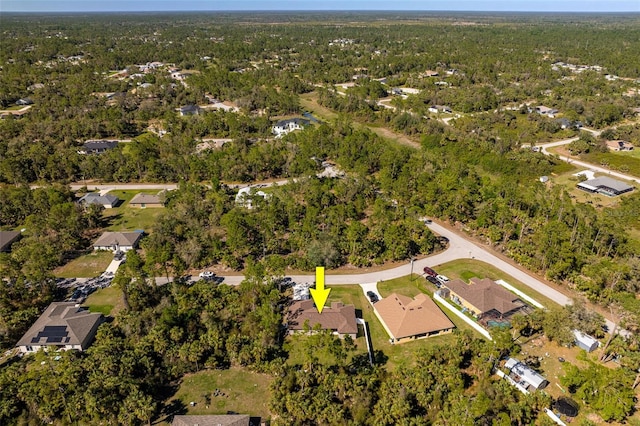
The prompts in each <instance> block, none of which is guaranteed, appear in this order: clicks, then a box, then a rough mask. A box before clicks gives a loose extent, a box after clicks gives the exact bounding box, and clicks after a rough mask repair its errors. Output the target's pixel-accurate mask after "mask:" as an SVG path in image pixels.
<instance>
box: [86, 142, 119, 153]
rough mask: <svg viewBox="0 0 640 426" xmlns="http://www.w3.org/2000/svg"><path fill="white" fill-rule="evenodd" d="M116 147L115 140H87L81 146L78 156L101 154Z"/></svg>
mask: <svg viewBox="0 0 640 426" xmlns="http://www.w3.org/2000/svg"><path fill="white" fill-rule="evenodd" d="M117 146H118V141H115V140H88V141H85V142H84V143H83V144H82V148H81V149H79V150H78V154H102V153H104V152H107V151H109V150H111V149H115V148H116V147H117Z"/></svg>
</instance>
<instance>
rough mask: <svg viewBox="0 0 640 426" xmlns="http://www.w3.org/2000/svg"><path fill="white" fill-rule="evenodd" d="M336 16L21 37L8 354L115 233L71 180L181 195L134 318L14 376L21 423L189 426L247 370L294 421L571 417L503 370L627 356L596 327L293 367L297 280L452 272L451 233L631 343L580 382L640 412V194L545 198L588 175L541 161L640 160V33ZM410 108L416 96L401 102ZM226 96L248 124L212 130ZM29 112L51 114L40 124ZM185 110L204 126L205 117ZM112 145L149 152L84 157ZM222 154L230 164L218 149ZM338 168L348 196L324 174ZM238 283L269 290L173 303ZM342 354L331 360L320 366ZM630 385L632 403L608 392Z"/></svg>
mask: <svg viewBox="0 0 640 426" xmlns="http://www.w3.org/2000/svg"><path fill="white" fill-rule="evenodd" d="M329 18H330V19H329ZM329 18H327V17H326V16H321V15H317V14H315V13H310V14H307V15H302V16H292V15H287V14H264V15H261V16H253V15H251V16H250V15H242V14H219V15H204V16H195V15H189V14H184V15H176V16H173V15H171V16H170V15H162V14H161V15H157V16H149V17H145V16H120V15H118V16H100V15H96V16H87V17H82V18H80V17H75V16H38V17H36V16H24V15H7V16H6V17H3V19H2V20H1V21H0V31H1V33H2V36H1V37H0V66H1V69H0V110H2V111H1V112H0V114H1V115H2V119H1V120H0V229H3V230H4V229H12V230H20V229H23V230H24V231H23V238H22V239H21V240H20V241H18V242H17V243H15V244H14V245H13V247H12V251H11V252H10V253H0V277H1V278H2V279H1V280H0V346H1V347H2V348H3V349H4V348H9V347H11V346H13V344H14V343H15V341H16V340H17V339H18V338H19V337H20V336H21V335H22V333H24V332H25V330H26V329H27V328H28V327H29V325H30V324H31V323H32V322H33V321H34V320H35V319H36V318H37V317H38V315H39V314H40V313H41V312H42V310H43V309H44V307H46V306H47V305H48V304H49V303H50V302H51V301H54V300H62V299H63V298H64V297H65V296H66V295H65V294H63V292H62V291H61V290H60V289H59V288H57V287H56V285H55V280H54V278H53V275H52V271H53V269H54V268H55V267H56V266H59V265H62V264H64V263H65V262H67V261H68V260H69V259H72V258H74V257H77V256H78V255H80V254H81V253H84V251H85V250H86V249H87V248H88V247H89V246H90V243H91V241H92V240H93V239H95V237H96V236H97V235H99V234H100V232H101V231H102V230H104V229H105V228H106V227H107V225H108V221H107V219H106V218H105V216H104V212H103V211H102V209H101V208H97V207H95V206H91V207H90V208H83V207H81V206H79V205H78V204H77V203H76V202H75V200H76V194H75V193H74V192H72V191H70V190H69V187H68V186H67V184H69V183H71V182H85V183H87V185H90V184H91V183H98V182H118V183H129V182H141V183H151V182H175V183H178V189H177V190H175V191H170V192H169V193H168V194H167V205H166V209H165V211H164V212H163V213H162V214H160V215H159V217H158V220H157V221H156V223H155V224H154V225H153V227H152V229H150V230H149V231H150V232H149V235H148V236H147V237H146V238H145V239H144V240H143V242H142V247H141V248H142V250H141V251H140V253H135V252H132V253H131V254H129V255H128V258H127V262H126V264H125V266H124V267H123V268H121V269H120V270H119V272H118V275H117V276H116V277H115V279H114V286H116V287H117V288H118V289H119V290H120V291H121V292H122V295H123V301H124V305H125V309H123V310H122V311H120V312H118V314H116V315H115V318H112V321H110V322H108V323H105V324H104V325H102V326H101V327H100V331H99V333H98V336H97V338H96V341H95V343H94V344H93V346H92V347H91V348H90V349H89V350H88V351H87V352H86V353H65V354H63V355H61V357H60V359H58V360H55V361H52V359H51V358H50V357H48V356H46V355H44V354H38V355H37V356H35V357H25V358H23V359H19V360H18V359H14V360H13V361H11V362H9V363H7V364H4V365H2V366H1V367H0V423H2V424H41V423H42V422H52V421H53V422H56V423H57V424H95V423H96V422H104V423H106V424H145V423H148V422H151V421H152V420H163V419H165V418H167V416H170V415H171V414H173V413H175V412H177V411H179V410H176V407H170V406H169V403H168V401H169V398H170V397H171V395H172V394H173V392H175V387H176V386H177V385H178V384H179V383H180V380H181V378H182V377H184V375H185V374H187V373H191V372H196V371H200V370H202V369H226V368H229V367H241V368H246V369H250V370H252V371H258V372H262V373H267V374H270V375H272V376H273V377H275V379H274V382H273V384H272V389H271V392H272V395H271V400H270V403H269V406H270V410H271V411H272V413H273V422H272V424H283V425H284V424H300V425H312V424H317V425H328V424H354V425H356V424H372V425H395V424H408V425H409V424H416V425H417V424H438V425H466V424H469V425H471V424H495V425H502V424H504V425H507V424H520V425H524V424H547V422H548V419H547V418H546V417H543V416H541V413H542V409H543V408H545V407H547V406H548V405H549V401H548V398H547V397H545V396H544V395H542V394H534V395H529V396H524V395H522V394H520V393H518V392H517V391H516V390H514V389H513V388H511V387H509V386H508V385H507V384H506V382H504V381H498V380H496V378H495V377H493V376H492V367H493V366H494V363H496V362H498V360H500V359H501V358H503V357H504V356H506V355H508V354H516V353H518V352H519V347H518V344H517V343H516V340H517V337H518V336H519V335H520V334H523V335H524V334H525V333H526V334H527V335H528V336H530V335H535V334H541V335H545V336H546V338H547V339H549V340H551V341H553V342H557V343H558V344H559V345H565V344H567V343H570V341H571V337H570V330H571V327H574V326H575V327H577V326H580V327H581V328H582V329H584V330H585V331H588V332H591V333H593V334H595V335H598V336H603V331H602V327H601V325H602V324H601V323H602V318H601V317H599V316H597V317H594V316H592V315H591V316H590V315H588V314H587V313H585V312H586V311H585V310H584V309H585V308H584V307H583V306H582V305H580V307H577V308H576V307H574V308H572V307H568V308H563V309H558V310H551V311H549V312H546V313H540V314H539V315H538V316H536V315H532V316H529V317H527V318H526V319H521V320H517V321H516V322H515V323H514V328H513V329H512V330H510V331H504V332H500V331H497V332H496V333H497V336H496V338H495V339H494V342H486V341H481V340H479V339H476V338H473V337H472V336H471V335H468V334H466V333H462V332H460V333H459V332H456V335H455V337H454V338H453V339H452V342H453V343H452V344H451V345H448V346H440V347H435V348H433V349H425V350H423V351H421V352H420V353H419V356H418V357H417V358H416V359H415V360H413V363H410V364H409V365H403V366H401V368H397V369H387V368H386V366H385V362H384V354H379V355H380V356H379V358H378V359H377V362H376V363H375V365H374V366H371V365H369V363H368V362H367V360H366V359H365V358H364V357H363V356H362V354H360V353H357V351H356V350H355V348H354V345H353V342H351V341H349V339H346V340H344V341H341V340H338V339H336V338H335V337H333V336H331V335H329V334H325V333H318V334H316V335H313V336H311V337H310V338H309V339H306V340H305V339H300V341H299V342H297V344H299V345H300V346H301V347H302V352H303V353H305V354H306V358H305V359H304V361H303V362H302V363H301V364H292V363H290V362H287V358H288V355H289V354H287V351H286V349H285V346H284V344H283V342H284V339H285V338H284V335H283V330H282V328H281V325H282V321H283V312H284V309H285V306H286V300H285V298H284V296H283V295H282V293H281V292H280V291H279V290H278V285H277V284H278V280H277V279H274V278H273V277H281V276H283V275H286V274H287V271H291V270H303V271H311V270H313V268H314V267H315V266H317V265H325V266H327V267H329V268H333V267H348V268H358V267H368V266H378V265H383V264H385V263H387V262H392V261H406V260H408V259H410V258H412V257H414V256H416V255H420V254H422V255H426V254H430V253H433V252H435V251H437V250H440V249H442V248H444V247H445V246H446V242H445V241H442V240H440V239H438V238H437V237H436V236H435V235H433V234H432V233H431V232H430V231H429V230H428V229H427V228H426V227H425V226H424V224H423V222H422V221H421V220H420V218H422V217H425V216H428V217H434V218H438V219H441V220H443V221H445V222H448V223H449V224H451V225H452V226H455V227H458V228H459V229H462V230H464V232H466V233H468V234H469V235H471V236H473V237H475V238H477V239H478V240H479V241H481V242H482V243H484V244H486V245H488V246H490V247H492V248H493V249H495V250H498V251H500V252H502V253H503V254H505V255H507V256H508V257H510V258H511V259H513V260H514V261H516V262H517V263H519V264H520V265H522V266H523V267H525V268H527V269H529V270H531V271H535V272H538V273H540V274H541V275H544V276H545V277H546V278H548V279H549V280H552V281H554V282H555V283H557V284H559V285H561V286H564V287H566V288H568V289H570V290H571V291H574V292H575V293H576V294H580V295H582V296H584V297H586V298H587V299H588V300H589V301H590V302H593V303H595V304H598V305H599V306H600V307H601V308H602V310H603V312H608V313H610V314H611V315H612V318H613V319H614V320H616V322H617V323H618V324H619V326H621V327H624V328H626V329H627V330H629V331H630V332H631V334H630V336H629V337H628V338H627V339H623V338H622V337H620V336H617V337H615V338H613V339H611V340H609V341H607V346H606V350H605V351H604V352H605V357H604V358H603V360H602V361H608V360H610V359H613V358H615V359H616V360H618V361H619V362H620V368H616V369H609V368H605V367H603V366H602V365H601V364H600V363H594V364H593V365H592V366H591V367H589V368H588V369H586V370H581V369H578V368H577V367H572V368H567V371H566V374H565V376H563V377H562V378H561V379H560V380H561V381H562V383H563V385H564V386H566V387H567V389H568V390H569V391H570V392H571V393H572V394H573V395H577V396H578V397H579V399H580V400H581V401H583V403H584V404H586V405H588V406H589V407H591V408H592V409H593V410H594V411H596V412H598V414H599V415H600V416H601V417H602V418H603V419H604V420H606V421H619V422H622V421H624V420H625V419H627V418H628V417H629V416H630V415H631V414H633V412H634V410H635V409H636V408H634V407H635V404H636V402H635V400H634V388H637V386H638V376H637V371H638V368H640V358H639V357H638V353H640V349H639V346H638V344H639V343H638V339H639V336H640V299H638V297H637V295H638V294H639V293H640V258H639V256H638V254H639V253H640V239H639V238H638V230H639V229H640V219H639V218H640V214H639V212H640V194H639V193H638V191H637V190H636V191H634V192H632V193H631V194H629V195H625V196H624V197H623V198H621V200H620V202H619V203H617V204H614V205H612V206H603V205H598V204H594V203H581V202H577V201H576V199H575V196H573V195H572V194H570V193H569V191H567V189H566V187H564V186H561V185H546V184H543V183H542V182H540V180H539V178H540V177H541V176H553V175H557V174H561V173H566V172H568V171H571V170H572V166H570V165H568V164H566V163H564V162H563V161H561V159H560V158H559V157H557V156H547V155H544V154H543V153H541V152H535V151H533V150H531V149H528V148H526V147H527V146H528V145H531V144H535V143H539V142H544V141H551V140H558V139H566V138H570V137H574V136H579V139H577V140H576V141H574V142H573V143H571V144H570V145H569V150H570V151H571V152H573V153H575V154H583V153H589V152H603V151H604V141H605V140H611V139H625V140H628V141H630V142H631V143H632V144H634V145H635V146H636V147H638V148H640V139H638V138H639V135H640V126H639V125H638V122H637V119H636V115H635V113H634V108H637V107H639V106H640V103H639V102H640V101H639V95H638V86H639V84H640V83H639V81H640V80H639V79H640V57H638V55H637V54H634V52H638V51H640V25H639V21H638V19H637V18H636V17H633V16H631V17H604V18H596V17H593V16H589V15H585V16H580V17H571V18H569V17H557V16H528V17H527V16H495V17H489V16H473V15H472V16H466V15H459V16H453V17H449V16H439V15H412V16H408V15H404V14H392V15H386V14H383V15H367V14H364V15H361V16H360V15H358V17H357V19H356V18H355V17H354V15H352V14H343V15H331V16H330V17H329ZM567 19H569V20H570V21H571V24H570V25H567ZM354 21H357V22H354ZM612 46H614V47H613V48H612ZM152 63H161V65H157V66H155V65H154V66H153V67H151V68H149V67H150V64H152ZM558 64H561V65H558ZM567 64H573V65H581V66H585V67H587V68H585V69H584V70H583V71H581V72H574V71H573V70H572V68H570V67H569V65H567ZM573 65H572V66H573ZM594 66H595V67H596V68H593V67H594ZM145 67H146V68H145ZM143 69H145V70H146V71H143ZM427 71H429V73H427ZM180 72H182V73H183V74H180ZM176 73H177V74H176ZM436 74H437V75H436ZM612 76H613V77H612ZM354 77H357V78H356V79H354ZM382 80H384V81H386V83H383V82H382ZM344 83H349V85H348V86H347V87H342V86H340V85H341V84H343V85H344ZM400 86H405V87H410V88H413V89H415V93H409V92H407V94H405V95H403V96H391V89H392V88H394V87H400ZM213 98H215V101H216V102H217V103H215V104H221V103H224V104H225V105H226V106H227V107H230V106H233V107H237V109H238V110H237V112H234V111H225V110H224V109H215V108H209V106H210V105H213V104H214V102H212V101H211V99H213ZM383 98H388V103H386V104H381V102H380V99H383ZM25 99H27V100H28V102H23V103H28V104H29V105H28V107H27V108H26V109H23V107H22V106H21V105H16V102H18V103H20V100H23V101H24V100H25ZM316 102H317V103H316ZM314 103H316V104H315V105H317V107H318V109H319V110H322V109H321V108H323V109H324V110H326V111H329V112H330V114H331V115H330V116H328V117H327V119H322V120H319V121H318V122H314V124H312V125H309V126H307V128H305V129H304V130H303V131H297V132H293V133H290V134H288V135H286V136H284V137H282V138H274V137H273V134H272V125H273V124H274V122H276V121H277V120H279V119H282V118H288V117H293V116H300V115H301V114H302V113H305V112H306V111H307V107H308V106H309V105H311V104H314ZM185 105H200V106H202V107H203V108H202V109H201V111H200V113H199V114H197V115H193V116H181V115H180V114H179V112H178V110H177V109H179V108H180V107H183V106H185ZM305 105H306V106H305ZM385 105H386V106H385ZM433 105H447V106H449V107H451V109H452V110H453V111H454V113H452V114H450V115H447V117H449V118H452V119H453V120H452V121H450V122H449V123H448V124H447V122H446V121H444V120H442V119H439V118H438V116H437V115H434V113H432V112H430V107H432V106H433ZM535 105H546V106H547V107H552V108H556V109H558V110H560V111H562V113H561V114H562V117H564V118H567V119H569V120H572V121H580V122H582V123H583V124H584V125H587V126H591V127H593V128H595V129H599V130H603V131H602V133H600V134H599V136H598V137H594V136H591V134H587V133H586V132H584V131H580V130H578V129H577V128H563V126H561V124H560V123H559V122H558V121H557V119H556V118H554V117H548V116H543V115H540V114H535V113H531V111H530V110H529V106H535ZM16 111H26V112H25V113H19V114H15V112H16ZM380 129H385V130H388V131H390V132H392V133H393V134H395V135H402V136H405V137H407V138H408V140H409V141H410V143H404V144H399V143H396V142H394V141H391V140H390V139H389V138H386V137H383V136H381V134H380V133H379V132H377V131H376V130H380ZM88 139H124V140H126V141H125V142H121V143H119V144H118V146H117V147H116V148H114V149H111V150H108V151H106V152H104V153H101V154H94V155H91V154H86V153H83V152H82V145H83V143H84V142H85V141H86V140H88ZM212 139H225V141H226V142H225V143H224V144H223V145H222V146H219V147H214V148H212V147H210V146H204V145H206V144H205V142H206V141H207V140H212ZM203 146H204V148H203ZM523 146H524V147H525V148H523ZM327 161H328V162H330V163H331V164H335V165H336V167H337V168H339V169H340V170H342V171H344V176H342V177H340V178H330V177H319V176H318V174H319V173H320V172H322V170H323V167H324V166H323V164H324V163H326V162H327ZM274 179H280V180H287V181H288V183H287V184H284V185H278V186H274V187H271V188H268V189H265V191H266V192H268V196H267V197H263V196H259V195H255V194H253V195H250V197H251V199H252V203H253V205H254V206H253V207H254V208H251V209H248V208H246V207H245V206H243V205H239V204H238V203H236V202H235V201H234V198H235V196H236V193H237V190H236V189H233V188H232V186H231V184H232V183H235V182H262V181H268V180H274ZM214 265H216V266H220V267H223V268H226V269H227V270H235V271H243V272H244V273H245V276H247V280H246V281H245V282H244V283H243V284H242V285H240V286H239V287H238V288H234V287H229V286H226V285H212V284H209V283H205V282H203V281H201V282H198V283H195V284H193V285H189V284H188V283H187V282H185V281H184V280H181V279H178V280H176V281H175V282H174V283H172V284H170V285H165V286H161V287H156V286H155V285H152V284H149V283H150V278H152V277H156V276H167V277H169V276H175V277H180V276H182V275H183V274H185V273H187V272H188V271H189V270H193V269H201V268H206V267H210V266H214ZM323 351H326V352H327V353H329V354H330V356H328V357H327V359H331V360H332V361H331V362H327V361H326V360H323V359H319V358H318V356H316V355H314V354H316V353H322V352H323ZM604 384H607V386H608V391H607V392H606V395H605V393H603V392H600V393H598V392H597V391H596V390H597V389H600V388H602V387H603V386H604ZM178 408H180V407H178ZM182 408H184V407H182ZM172 410H173V411H172Z"/></svg>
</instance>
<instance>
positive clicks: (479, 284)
mask: <svg viewBox="0 0 640 426" xmlns="http://www.w3.org/2000/svg"><path fill="white" fill-rule="evenodd" d="M444 288H445V291H444V293H445V295H447V296H448V297H449V298H450V299H451V300H452V301H453V302H455V303H456V304H458V305H460V306H462V307H463V308H466V309H467V310H468V311H469V313H471V315H473V316H475V317H476V318H478V319H480V318H483V317H485V316H492V317H496V318H506V317H509V316H511V315H513V314H514V313H516V312H518V311H519V310H521V309H522V308H524V307H525V306H526V305H525V304H524V302H522V300H520V299H519V298H518V296H516V295H515V294H513V293H511V292H510V291H509V290H506V289H505V288H504V287H502V286H501V285H498V284H496V283H495V282H494V281H493V280H490V279H489V278H484V279H478V278H475V277H474V278H471V280H470V282H469V284H467V283H465V282H464V281H462V280H459V279H455V280H451V281H448V282H446V283H444ZM447 293H449V294H447Z"/></svg>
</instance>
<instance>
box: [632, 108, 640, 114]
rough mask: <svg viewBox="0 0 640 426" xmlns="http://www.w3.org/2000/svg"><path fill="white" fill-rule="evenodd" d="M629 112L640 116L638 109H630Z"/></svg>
mask: <svg viewBox="0 0 640 426" xmlns="http://www.w3.org/2000/svg"><path fill="white" fill-rule="evenodd" d="M631 111H633V112H634V113H635V114H636V115H640V108H632V109H631Z"/></svg>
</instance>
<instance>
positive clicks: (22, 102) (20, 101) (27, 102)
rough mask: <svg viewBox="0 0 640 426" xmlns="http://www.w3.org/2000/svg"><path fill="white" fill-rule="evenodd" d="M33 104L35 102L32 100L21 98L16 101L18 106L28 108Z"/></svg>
mask: <svg viewBox="0 0 640 426" xmlns="http://www.w3.org/2000/svg"><path fill="white" fill-rule="evenodd" d="M31 104H33V101H32V100H31V99H30V98H21V99H18V100H17V101H16V105H21V106H26V105H31Z"/></svg>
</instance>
